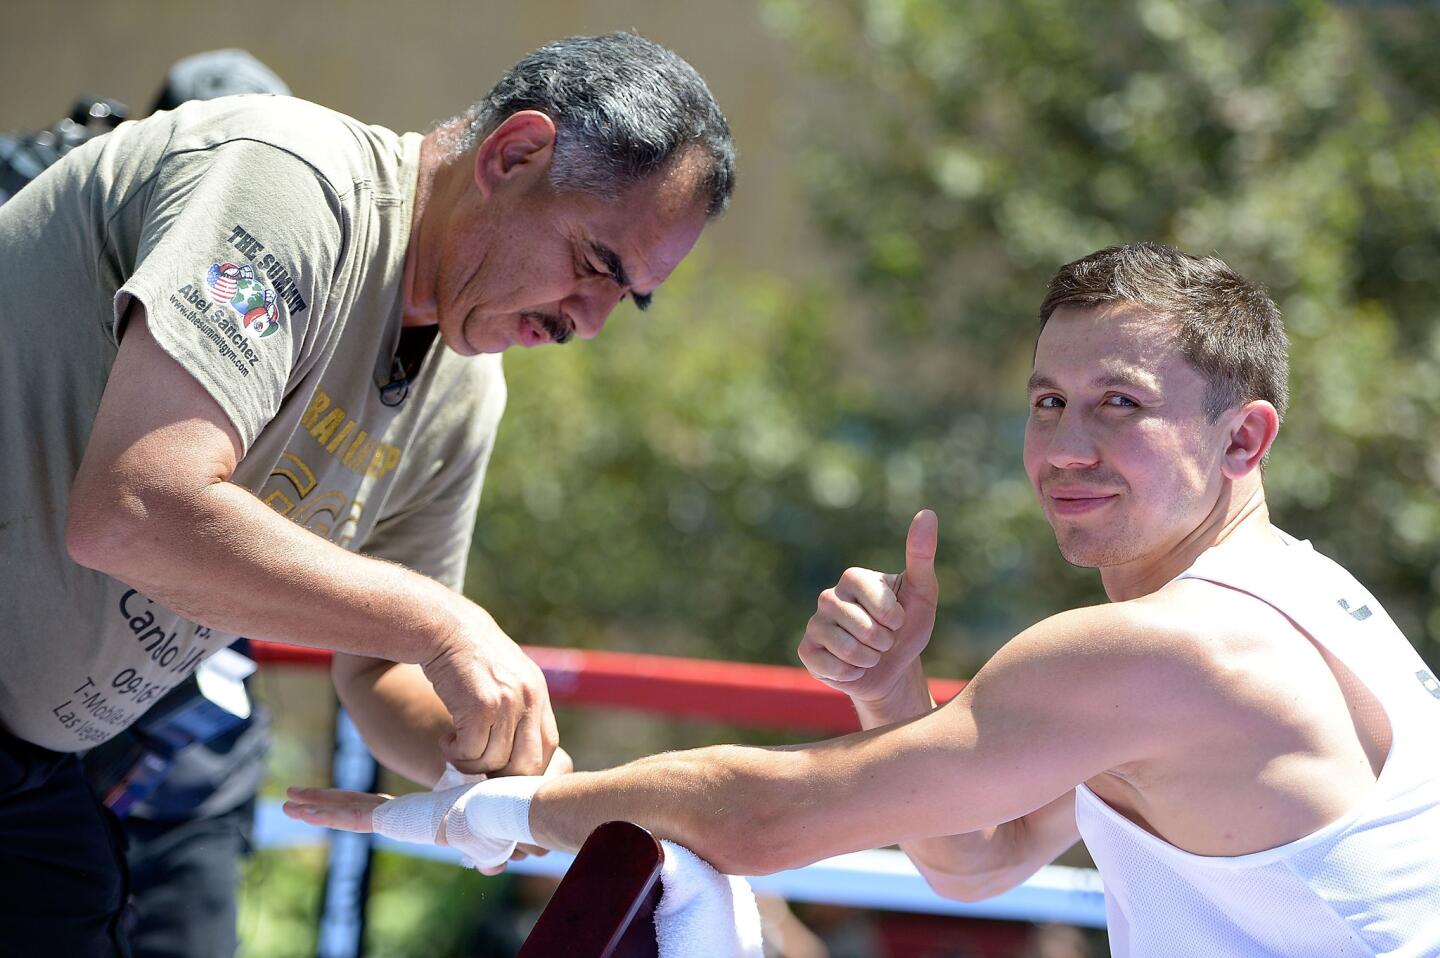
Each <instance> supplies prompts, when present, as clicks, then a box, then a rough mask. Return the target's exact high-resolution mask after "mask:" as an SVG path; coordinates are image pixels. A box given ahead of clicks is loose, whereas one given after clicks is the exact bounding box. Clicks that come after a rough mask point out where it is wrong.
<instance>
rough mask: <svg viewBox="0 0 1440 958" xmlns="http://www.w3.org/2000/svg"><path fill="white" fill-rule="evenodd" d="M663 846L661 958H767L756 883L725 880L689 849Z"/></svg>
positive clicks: (658, 912)
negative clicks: (754, 889)
mask: <svg viewBox="0 0 1440 958" xmlns="http://www.w3.org/2000/svg"><path fill="white" fill-rule="evenodd" d="M660 844H661V846H662V847H663V848H664V849H665V864H664V865H663V866H661V869H660V883H661V894H660V904H658V905H656V906H655V940H656V942H657V943H658V944H659V945H660V958H691V956H694V955H705V956H707V958H761V956H762V955H763V954H764V950H763V948H762V947H761V942H760V910H759V909H758V908H757V907H756V906H755V893H754V892H752V891H751V890H750V883H749V882H747V881H746V880H745V879H743V878H740V877H739V876H736V875H722V874H720V873H719V872H717V871H716V870H715V869H714V868H712V867H711V866H710V863H709V862H706V861H705V860H704V859H702V858H701V857H700V856H699V855H696V854H695V853H694V852H692V851H691V850H690V849H688V848H685V847H684V846H681V845H677V844H675V843H674V842H668V841H667V842H661V843H660Z"/></svg>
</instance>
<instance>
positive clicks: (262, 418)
mask: <svg viewBox="0 0 1440 958" xmlns="http://www.w3.org/2000/svg"><path fill="white" fill-rule="evenodd" d="M341 224H342V218H341V210H340V204H339V200H338V198H337V196H336V195H335V193H334V191H333V190H332V189H331V188H330V187H329V185H328V184H327V183H325V182H324V181H323V180H322V179H321V178H320V176H319V175H318V174H317V173H316V171H315V170H314V169H313V168H312V167H311V166H309V165H308V164H306V163H305V162H304V161H302V160H300V159H299V158H297V157H296V156H294V155H293V154H290V153H287V152H285V151H284V150H281V149H279V148H277V147H274V146H270V145H267V144H264V143H259V142H256V141H252V140H239V141H233V142H229V143H224V144H221V145H219V146H215V147H212V148H210V149H208V150H200V151H194V152H190V153H183V154H178V155H175V156H171V157H169V158H168V159H167V160H166V161H165V163H164V164H163V165H162V166H161V168H160V170H159V172H158V174H157V178H156V182H155V185H154V189H153V191H152V192H151V194H150V200H149V208H148V209H147V210H146V213H145V223H144V228H143V231H142V235H141V239H140V245H139V251H138V255H137V257H136V264H135V270H134V272H133V273H132V274H131V276H130V278H129V279H128V280H127V281H126V282H125V284H124V285H123V286H122V287H121V288H120V290H119V292H117V293H116V295H115V320H116V339H117V341H118V339H119V338H120V336H122V335H123V330H121V329H120V322H121V320H122V318H123V317H124V315H125V310H126V309H127V308H128V307H129V305H130V302H131V300H132V298H133V299H136V300H139V301H140V302H141V303H142V304H144V306H145V313H146V322H147V325H148V327H149V329H150V332H151V335H153V336H154V337H155V340H156V341H157V342H158V343H159V344H160V346H161V348H163V349H164V350H165V351H166V352H167V353H168V354H169V355H170V356H171V357H172V358H174V359H175V360H176V361H177V362H178V363H180V365H181V366H183V367H184V368H185V370H186V371H187V372H189V373H190V374H191V375H192V376H194V377H195V378H196V379H197V380H198V381H199V382H200V384H201V385H202V386H204V387H205V389H206V390H207V391H208V392H209V393H210V394H211V395H212V396H213V397H214V398H215V400H216V402H218V403H219V404H220V406H221V408H223V409H224V410H225V412H226V414H227V415H229V417H230V421H231V422H232V423H233V424H234V426H235V429H236V431H237V432H238V433H239V434H240V439H241V441H242V442H243V444H244V448H245V449H246V450H248V449H249V448H250V444H251V443H252V442H253V441H254V440H255V437H256V436H257V435H258V434H259V432H260V430H261V428H263V427H264V425H265V424H266V423H268V422H269V421H270V420H271V419H272V418H274V416H275V413H276V411H277V410H278V409H279V407H280V403H281V401H282V400H283V399H284V398H285V395H286V393H287V392H288V390H289V387H290V384H291V383H292V382H294V381H297V380H298V378H299V376H298V375H297V374H296V371H297V370H300V369H303V367H304V365H305V363H306V362H307V360H308V359H309V357H310V355H311V354H313V353H314V351H315V350H316V349H317V344H319V343H321V342H322V341H323V339H324V336H325V335H326V332H325V331H324V330H321V329H318V328H316V327H317V319H316V316H317V314H323V308H322V304H321V303H319V302H318V300H320V299H321V298H322V296H323V293H324V291H325V290H326V289H327V288H328V285H329V282H330V280H331V278H332V277H333V275H334V273H335V270H336V263H337V259H338V257H339V255H340V250H341V249H342V247H343V244H344V236H343V230H342V225H341Z"/></svg>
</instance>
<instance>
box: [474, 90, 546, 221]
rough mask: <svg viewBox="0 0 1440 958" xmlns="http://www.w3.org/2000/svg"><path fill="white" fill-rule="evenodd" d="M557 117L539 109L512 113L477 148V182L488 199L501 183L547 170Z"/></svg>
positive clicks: (543, 172) (481, 192) (482, 193)
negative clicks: (551, 117)
mask: <svg viewBox="0 0 1440 958" xmlns="http://www.w3.org/2000/svg"><path fill="white" fill-rule="evenodd" d="M554 156H555V121H554V120H552V119H550V118H549V117H548V116H546V115H545V114H544V113H541V112H540V111H539V110H521V111H520V112H519V113H512V114H511V115H510V116H509V117H507V118H506V120H505V122H504V123H501V124H500V125H499V126H497V127H496V128H495V129H494V130H493V131H491V133H490V135H489V136H487V137H485V139H484V141H482V142H481V144H480V145H479V146H478V147H476V149H475V185H476V186H478V187H479V188H480V194H481V195H482V196H484V197H485V198H486V199H489V198H490V195H491V194H492V193H494V192H495V190H496V189H498V188H499V186H500V185H501V184H502V183H505V182H507V181H512V180H516V179H521V178H525V177H533V176H535V175H538V174H545V173H548V172H549V170H550V161H551V160H552V159H553V158H554Z"/></svg>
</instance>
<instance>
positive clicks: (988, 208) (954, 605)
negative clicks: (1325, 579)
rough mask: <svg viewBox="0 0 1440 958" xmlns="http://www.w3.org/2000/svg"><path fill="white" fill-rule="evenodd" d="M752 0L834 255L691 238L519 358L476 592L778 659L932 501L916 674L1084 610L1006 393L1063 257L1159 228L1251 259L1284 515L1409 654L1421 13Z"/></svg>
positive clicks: (610, 641) (1437, 203)
mask: <svg viewBox="0 0 1440 958" xmlns="http://www.w3.org/2000/svg"><path fill="white" fill-rule="evenodd" d="M763 9H764V10H765V12H766V14H767V17H768V19H769V21H770V23H771V25H772V26H773V28H774V29H776V30H777V31H779V32H780V33H781V34H782V35H783V36H785V37H787V38H788V39H789V40H790V41H792V44H793V46H794V47H795V48H796V49H797V51H798V53H799V54H800V55H801V57H802V58H803V61H804V62H805V63H806V64H808V65H809V67H810V68H811V70H812V71H813V76H812V77H811V78H810V79H809V80H807V81H806V83H807V86H806V88H805V89H804V90H802V91H801V94H800V95H801V96H803V97H804V101H805V104H806V120H805V122H804V123H803V124H802V127H801V129H802V135H803V141H804V144H803V145H804V149H803V159H802V162H801V163H800V165H799V168H798V170H797V172H796V175H795V180H796V185H797V188H800V189H803V190H804V191H805V192H806V194H807V195H808V196H809V198H810V200H811V203H810V208H811V209H812V210H813V213H814V216H815V219H816V221H817V223H818V225H819V227H820V229H821V231H822V233H823V235H824V237H825V240H826V242H827V244H828V246H829V247H830V250H831V251H832V253H833V254H834V255H835V256H836V257H837V259H838V263H839V266H840V271H841V272H842V273H843V274H844V276H845V280H844V282H842V283H840V284H838V285H822V284H818V283H804V282H800V281H796V280H794V279H793V278H790V277H787V276H785V275H783V274H780V273H778V272H777V275H775V276H773V277H770V276H736V275H730V274H728V273H726V272H725V271H723V270H719V269H713V268H708V267H707V266H706V264H704V263H701V262H693V261H692V262H689V263H687V264H686V265H685V266H684V267H682V269H681V270H680V271H679V272H678V273H677V275H676V277H675V278H674V279H673V280H672V281H671V283H670V284H667V287H666V289H665V290H664V294H663V295H662V296H661V297H660V298H659V299H658V301H657V308H656V310H655V311H653V312H652V313H651V314H650V315H647V316H646V317H644V318H641V317H638V316H635V315H621V316H618V317H617V318H616V319H615V320H614V321H613V322H612V325H611V327H610V328H609V329H607V331H606V333H605V335H604V336H603V337H602V338H601V339H600V340H598V341H597V342H596V343H593V344H586V345H585V346H584V347H583V348H573V347H572V348H570V349H566V350H563V351H557V350H553V349H551V350H543V351H540V352H538V353H536V354H526V355H518V356H514V357H511V358H509V359H507V368H508V371H509V376H510V382H511V401H510V403H511V405H510V410H509V412H508V413H507V416H506V420H505V425H504V427H503V435H502V437H501V440H500V442H499V445H498V448H497V451H496V454H495V457H494V461H493V464H492V470H491V476H490V480H489V483H488V487H487V489H486V494H485V503H484V505H483V506H482V510H481V516H480V521H479V526H478V529H479V534H478V538H477V544H476V552H475V556H474V559H473V561H472V567H471V577H470V588H471V593H472V594H473V595H475V596H477V597H478V598H479V599H480V600H481V601H482V602H483V603H484V604H486V605H487V607H489V608H491V609H492V610H494V611H495V612H496V614H497V617H498V618H499V619H500V621H501V623H502V624H503V625H504V626H505V627H506V628H507V629H508V630H510V631H511V633H512V634H514V635H515V636H516V637H517V638H519V639H520V640H521V641H526V642H535V643H541V644H561V645H581V646H587V645H599V646H605V647H610V648H629V649H640V650H655V651H665V652H671V653H677V654H693V655H701V656H711V657H722V658H741V659H751V660H771V661H793V648H794V645H795V642H796V641H797V639H798V638H799V635H800V632H801V629H802V627H803V623H804V622H805V619H806V618H807V617H808V616H809V614H810V612H811V611H812V610H813V603H814V597H815V595H816V593H817V592H818V591H819V590H820V589H823V588H825V587H827V586H829V585H830V584H832V583H833V582H834V581H835V579H836V578H837V576H838V575H839V573H840V572H841V571H842V570H843V569H844V568H845V567H846V566H848V565H852V564H858V565H867V566H872V567H879V568H897V567H898V564H899V562H900V561H901V543H902V539H903V535H904V529H905V526H906V523H907V521H908V519H909V517H910V516H911V515H912V514H913V513H914V511H915V510H916V509H918V508H920V507H922V506H931V507H933V508H935V509H936V510H937V511H938V512H939V514H940V517H941V554H940V566H941V568H940V574H941V582H942V589H943V598H944V606H943V607H942V610H941V627H940V629H939V631H938V634H937V640H936V641H935V642H934V643H933V644H932V646H931V649H932V652H931V653H930V660H931V662H932V663H936V662H938V663H939V668H938V671H940V672H951V673H955V672H968V671H970V670H973V669H974V668H975V667H976V666H977V665H978V664H979V663H980V662H981V661H983V659H984V658H985V656H986V655H988V653H989V652H990V651H992V650H993V648H994V647H995V646H996V645H997V644H998V643H999V642H1001V641H1003V640H1004V639H1005V638H1007V637H1008V636H1009V635H1010V634H1011V633H1012V632H1013V630H1014V629H1016V628H1018V627H1021V626H1023V625H1025V624H1027V623H1029V622H1031V621H1034V620H1035V619H1036V618H1038V617H1040V616H1043V615H1044V614H1046V613H1048V612H1051V611H1054V610H1056V609H1059V608H1062V607H1065V606H1069V605H1074V604H1077V603H1082V602H1088V601H1099V600H1101V599H1102V596H1101V594H1100V592H1099V589H1098V582H1097V581H1096V578H1095V576H1094V575H1093V573H1089V572H1081V571H1077V570H1074V569H1070V568H1069V567H1067V566H1065V564H1064V563H1063V562H1062V561H1061V560H1060V558H1059V557H1058V555H1057V553H1056V550H1055V549H1054V546H1053V539H1052V538H1051V536H1050V534H1049V530H1048V529H1047V528H1046V527H1045V525H1044V523H1043V521H1042V520H1041V518H1040V516H1039V512H1038V509H1037V507H1036V506H1035V504H1034V502H1033V498H1032V494H1031V492H1030V490H1029V488H1028V485H1027V484H1026V482H1025V480H1024V477H1023V474H1022V472H1021V468H1020V445H1019V444H1020V439H1021V432H1022V424H1023V421H1024V417H1025V413H1026V410H1025V408H1024V402H1023V396H1022V391H1023V383H1024V380H1025V376H1026V373H1027V371H1028V367H1029V362H1030V350H1031V348H1032V346H1033V342H1034V335H1035V330H1036V321H1035V319H1034V316H1035V311H1036V308H1037V306H1038V303H1039V299H1040V296H1041V292H1042V291H1043V289H1044V285H1045V283H1046V281H1047V280H1048V278H1049V276H1050V274H1051V273H1052V272H1053V271H1054V269H1055V268H1056V267H1057V266H1058V265H1059V264H1061V263H1063V262H1066V261H1068V260H1071V259H1074V258H1076V257H1078V256H1081V255H1084V254H1085V253H1088V252H1090V251H1092V250H1094V249H1097V248H1099V247H1101V246H1105V245H1108V244H1111V243H1116V242H1123V241H1130V240H1136V239H1158V240H1162V241H1167V242H1172V243H1175V244H1176V245H1178V246H1180V247H1182V248H1185V249H1189V250H1192V251H1200V252H1208V251H1212V250H1214V251H1218V252H1219V253H1220V254H1221V255H1222V256H1224V257H1225V258H1226V259H1227V260H1228V261H1229V262H1230V263H1231V264H1232V265H1234V266H1236V267H1237V268H1238V269H1239V270H1240V271H1241V272H1243V273H1245V274H1247V275H1251V276H1254V277H1256V278H1259V279H1261V280H1263V281H1265V282H1267V283H1268V284H1269V285H1270V287H1271V289H1272V292H1273V293H1274V295H1275V296H1276V298H1277V300H1278V301H1279V302H1280V304H1281V307H1282V309H1283V310H1284V312H1285V314H1286V316H1287V318H1288V322H1289V325H1290V329H1291V336H1292V340H1293V370H1294V372H1293V397H1294V398H1293V404H1292V409H1291V413H1290V416H1289V418H1288V421H1287V423H1286V425H1285V428H1284V430H1283V431H1282V434H1281V439H1280V443H1279V446H1278V447H1277V451H1276V453H1275V455H1274V457H1273V460H1272V464H1271V467H1270V470H1269V473H1268V480H1267V481H1268V485H1269V487H1270V493H1271V500H1272V506H1273V509H1274V512H1275V514H1276V516H1277V519H1278V521H1279V522H1280V524H1281V525H1282V526H1285V527H1289V528H1291V529H1292V530H1293V531H1294V532H1296V533H1297V534H1299V535H1301V536H1304V537H1307V538H1311V539H1313V540H1314V541H1316V543H1317V545H1318V546H1319V547H1320V548H1322V549H1323V550H1325V551H1327V552H1329V553H1331V554H1333V555H1335V556H1337V557H1338V558H1340V559H1341V560H1342V561H1343V562H1344V563H1345V564H1347V565H1348V566H1349V567H1351V568H1352V569H1353V570H1354V571H1355V572H1356V574H1357V575H1359V576H1360V577H1361V578H1362V580H1364V581H1366V582H1367V583H1368V584H1370V586H1371V587H1372V589H1374V590H1375V591H1376V592H1377V593H1378V594H1379V595H1380V597H1381V598H1382V600H1384V601H1385V603H1386V604H1387V606H1388V607H1389V608H1390V609H1391V611H1392V613H1393V614H1394V615H1395V617H1396V618H1397V620H1398V621H1399V622H1400V624H1401V626H1402V628H1404V629H1405V630H1406V631H1407V633H1408V634H1409V635H1410V636H1411V637H1412V638H1413V639H1415V640H1416V642H1417V644H1420V645H1421V647H1422V650H1423V651H1426V652H1427V654H1430V655H1432V656H1433V655H1434V652H1435V649H1436V645H1435V644H1434V637H1435V636H1436V635H1440V603H1437V601H1436V599H1435V597H1434V589H1433V588H1432V585H1433V582H1432V575H1433V570H1435V569H1436V568H1437V561H1436V560H1437V550H1440V545H1437V543H1440V499H1437V496H1436V494H1435V492H1434V487H1435V482H1436V480H1437V479H1440V434H1437V433H1436V432H1435V431H1433V430H1428V429H1427V428H1426V425H1427V423H1428V422H1430V421H1432V420H1433V419H1434V418H1435V417H1436V414H1437V413H1440V385H1437V384H1440V376H1437V372H1440V370H1437V364H1440V337H1437V335H1436V332H1435V329H1436V327H1435V324H1434V322H1433V319H1434V313H1435V309H1436V307H1435V303H1436V302H1437V301H1440V295H1437V294H1440V279H1437V277H1440V273H1437V271H1436V270H1434V269H1433V268H1432V264H1434V263H1436V262H1437V261H1440V259H1437V254H1440V231H1437V229H1436V226H1437V224H1440V190H1437V188H1436V187H1437V185H1440V183H1437V179H1440V176H1437V172H1436V164H1435V157H1436V156H1437V155H1440V152H1437V147H1440V123H1437V121H1436V120H1435V119H1434V117H1433V116H1432V115H1431V107H1432V104H1433V102H1434V101H1433V96H1432V94H1433V93H1435V92H1437V91H1440V61H1436V60H1435V59H1434V57H1433V56H1431V55H1429V54H1428V53H1427V51H1429V50H1430V49H1431V45H1432V41H1433V38H1434V37H1435V36H1436V30H1435V27H1436V25H1437V15H1436V14H1435V13H1432V12H1430V11H1428V10H1412V9H1396V8H1390V7H1387V8H1384V9H1367V8H1355V9H1339V8H1335V7H1332V6H1330V5H1326V4H1320V3H1303V4H1237V3H1221V2H1217V0H1200V2H1193V3H1192V2H1184V3H1181V2H1176V0H1137V2H1133V3H1126V4H1113V3H1109V2H1104V3H1102V2H1096V0H1092V2H1081V3H1074V2H1068V0H1065V2H1062V0H1016V2H1012V3H1006V4H995V3H980V2H972V3H962V2H954V0H868V2H864V0H849V2H836V0H825V2H821V0H768V2H766V3H765V4H764V6H763ZM743 202H744V199H743V193H742V194H741V196H740V197H739V198H738V199H737V203H738V204H743ZM737 209H738V207H737ZM737 215H738V214H737ZM1427 639H1428V643H1429V644H1426V643H1427Z"/></svg>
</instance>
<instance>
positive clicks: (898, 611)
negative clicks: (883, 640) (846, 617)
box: [822, 568, 905, 629]
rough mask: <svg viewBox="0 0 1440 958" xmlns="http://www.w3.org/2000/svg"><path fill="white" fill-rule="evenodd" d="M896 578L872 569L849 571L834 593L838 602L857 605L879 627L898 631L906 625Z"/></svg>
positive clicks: (841, 578) (837, 584) (845, 573)
mask: <svg viewBox="0 0 1440 958" xmlns="http://www.w3.org/2000/svg"><path fill="white" fill-rule="evenodd" d="M893 578H894V577H893V576H887V575H883V574H881V573H879V572H872V571H871V570H869V569H855V568H851V569H846V570H845V572H844V574H843V575H841V576H840V581H839V582H838V583H836V584H835V589H834V590H833V591H834V593H835V597H836V599H838V600H839V601H841V602H852V603H855V604H858V605H859V606H860V608H861V609H862V610H864V612H865V613H866V615H867V616H868V617H869V618H870V619H872V620H874V621H875V622H876V623H878V624H879V625H882V626H884V627H885V628H887V629H898V628H900V627H901V626H903V625H904V624H905V609H904V608H903V607H902V605H901V603H900V601H899V598H898V597H897V596H896V594H895V589H894V587H893V582H892V580H893ZM822 597H823V594H822Z"/></svg>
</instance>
